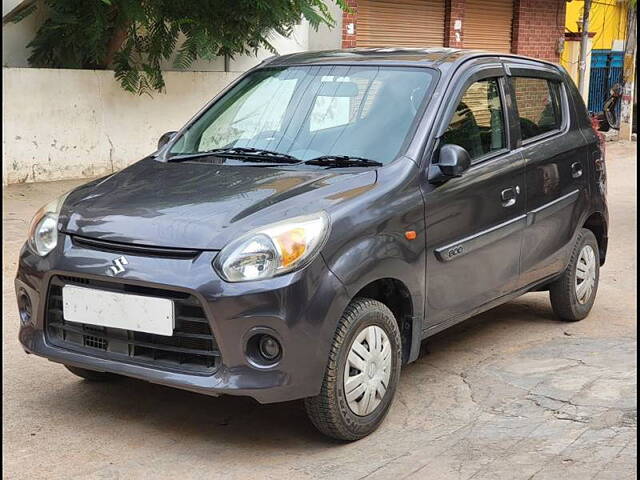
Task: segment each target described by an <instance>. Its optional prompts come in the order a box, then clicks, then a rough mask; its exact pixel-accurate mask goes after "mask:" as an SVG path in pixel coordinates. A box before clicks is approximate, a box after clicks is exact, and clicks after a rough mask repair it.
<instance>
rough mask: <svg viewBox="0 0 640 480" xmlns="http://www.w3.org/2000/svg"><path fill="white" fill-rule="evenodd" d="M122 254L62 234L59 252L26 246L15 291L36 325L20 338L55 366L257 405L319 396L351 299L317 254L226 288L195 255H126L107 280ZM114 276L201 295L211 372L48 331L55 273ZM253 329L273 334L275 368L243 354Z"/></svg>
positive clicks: (210, 255)
mask: <svg viewBox="0 0 640 480" xmlns="http://www.w3.org/2000/svg"><path fill="white" fill-rule="evenodd" d="M120 255H122V253H118V252H116V251H104V250H97V249H93V248H87V247H86V246H82V245H79V244H76V243H75V242H73V241H72V239H71V237H69V236H67V235H63V234H61V235H60V237H59V243H58V247H56V249H55V250H54V251H53V252H51V253H50V254H49V255H47V256H46V257H45V258H41V257H39V256H37V255H34V254H33V253H32V252H31V251H30V250H29V249H28V248H26V247H24V248H23V249H22V252H21V254H20V262H19V267H18V273H17V276H16V280H15V286H16V293H17V294H18V295H20V294H21V293H26V294H27V295H28V296H29V298H30V300H31V303H32V312H33V313H32V316H31V321H30V322H25V323H23V324H22V325H21V328H20V333H19V339H20V342H21V343H22V345H23V347H24V349H25V350H26V351H27V352H29V353H34V354H36V355H39V356H42V357H45V358H48V359H49V360H52V361H54V362H58V363H63V364H69V365H74V366H78V367H82V368H87V369H91V370H97V371H105V372H112V373H116V374H120V375H126V376H129V377H134V378H138V379H142V380H146V381H150V382H154V383H159V384H162V385H167V386H172V387H176V388H181V389H185V390H190V391H194V392H199V393H205V394H208V395H220V394H230V395H244V396H250V397H253V398H255V399H256V400H258V401H259V402H261V403H271V402H279V401H287V400H293V399H298V398H304V397H309V396H313V395H316V394H318V392H319V391H320V386H321V383H322V378H323V375H324V371H325V368H326V362H327V359H328V355H329V349H330V345H331V341H332V339H333V334H334V332H335V327H336V324H337V321H338V319H339V318H340V315H341V314H342V312H343V311H344V308H345V307H346V305H347V303H348V296H347V294H346V291H345V289H344V287H343V285H342V284H341V283H340V281H339V280H338V279H337V278H336V277H335V276H334V275H333V274H332V273H331V271H330V270H329V269H328V268H327V266H326V264H325V262H324V260H323V259H322V257H321V256H318V258H316V259H315V260H314V261H313V262H312V263H311V264H310V265H308V266H307V267H305V268H304V269H302V270H301V271H298V272H294V273H291V274H288V275H283V276H281V277H276V278H273V279H269V280H262V281H259V282H245V283H227V282H225V281H223V280H222V279H220V278H219V277H218V276H217V274H216V273H215V271H214V270H213V268H212V266H211V262H212V260H213V259H214V258H215V255H216V252H201V253H200V254H199V255H197V256H196V257H194V258H166V257H156V256H153V255H139V254H131V253H126V257H127V260H128V264H127V268H126V270H125V271H124V272H121V273H119V274H117V275H115V276H110V275H109V274H108V272H109V267H110V266H111V265H113V263H112V262H113V260H114V259H115V258H118V257H119V256H120ZM59 275H66V276H74V277H81V278H89V279H95V280H100V279H103V280H104V279H108V280H109V281H111V282H122V283H126V284H133V285H137V286H142V287H150V288H160V289H168V290H172V291H180V292H185V293H189V294H190V295H193V296H195V297H196V298H197V299H198V300H199V302H200V304H201V305H202V308H203V310H204V312H205V314H206V317H207V320H208V322H209V325H210V328H211V331H212V332H213V335H214V336H215V340H216V342H217V346H218V349H219V351H220V355H221V360H220V363H219V366H218V368H217V369H216V371H215V372H214V373H213V374H209V375H202V374H193V373H185V372H180V371H175V370H168V369H165V368H161V367H156V366H155V365H154V366H148V365H140V364H137V363H131V362H127V361H122V360H121V359H114V358H109V356H108V355H106V356H105V355H101V356H97V355H90V354H86V353H84V352H78V351H74V350H72V349H67V348H62V347H60V346H57V345H54V344H53V342H51V341H49V339H48V338H47V334H46V333H45V330H46V328H45V317H46V308H47V305H46V303H47V302H46V298H47V291H48V288H49V285H50V281H51V279H52V277H54V276H59ZM254 332H269V333H271V334H272V335H273V336H275V337H276V338H277V339H278V340H279V341H280V343H281V345H282V348H283V353H282V357H281V359H280V360H279V362H278V363H277V364H275V365H273V366H270V367H264V366H259V365H256V364H255V362H252V361H251V360H250V359H249V358H248V357H247V352H246V348H247V341H248V339H249V338H250V337H251V335H252V334H253V333H254Z"/></svg>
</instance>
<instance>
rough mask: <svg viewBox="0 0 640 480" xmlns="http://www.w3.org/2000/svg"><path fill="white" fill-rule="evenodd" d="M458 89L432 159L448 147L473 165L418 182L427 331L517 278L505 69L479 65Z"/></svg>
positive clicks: (520, 168) (519, 216) (519, 165)
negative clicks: (451, 175) (436, 182)
mask: <svg viewBox="0 0 640 480" xmlns="http://www.w3.org/2000/svg"><path fill="white" fill-rule="evenodd" d="M458 85H459V86H458V88H455V89H453V91H452V94H451V96H450V98H448V99H445V105H448V107H447V108H446V109H445V111H444V114H443V115H442V116H441V117H440V120H438V125H439V129H441V130H440V131H439V132H438V131H436V137H437V140H436V146H435V148H434V153H433V155H432V162H437V152H438V149H439V148H441V147H442V145H444V144H447V143H454V144H457V145H460V146H462V147H464V148H465V149H467V151H469V153H470V155H471V162H472V163H471V167H470V168H469V169H468V170H467V171H465V172H464V173H463V174H462V176H461V177H459V178H452V179H449V180H447V181H446V182H445V183H442V184H439V185H432V184H429V183H428V182H425V183H424V185H423V196H424V201H425V221H426V251H427V261H426V285H427V287H426V288H427V292H426V298H427V307H426V328H427V332H428V330H429V329H434V328H436V329H437V326H438V325H439V324H448V323H450V322H452V321H455V320H456V319H457V318H460V317H464V316H466V315H468V314H470V313H473V311H474V310H476V309H478V308H479V307H481V306H483V305H485V304H487V303H489V302H491V301H492V300H494V299H496V298H498V297H500V296H502V295H504V294H506V293H508V292H510V291H511V290H512V289H513V288H515V286H516V285H517V283H518V276H519V257H520V248H521V240H522V230H523V229H524V225H525V220H526V215H525V206H524V195H523V185H524V161H523V159H522V156H521V154H520V153H519V152H517V151H514V147H515V146H516V145H514V141H513V132H512V129H511V124H512V122H511V121H509V118H510V117H511V119H512V120H513V112H512V111H511V109H510V107H509V101H510V97H509V92H508V91H507V89H508V83H507V81H506V78H505V76H504V70H503V68H502V65H501V64H499V63H498V64H491V65H485V66H483V67H481V68H479V69H476V70H475V71H471V72H469V73H467V74H465V79H464V80H462V81H460V82H459V84H458Z"/></svg>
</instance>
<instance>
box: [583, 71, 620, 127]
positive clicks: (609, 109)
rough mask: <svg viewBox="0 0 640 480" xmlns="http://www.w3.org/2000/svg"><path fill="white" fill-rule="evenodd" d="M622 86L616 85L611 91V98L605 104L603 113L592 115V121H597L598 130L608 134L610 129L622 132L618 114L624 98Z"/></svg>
mask: <svg viewBox="0 0 640 480" xmlns="http://www.w3.org/2000/svg"><path fill="white" fill-rule="evenodd" d="M622 91H623V88H622V85H621V84H619V83H616V84H615V85H613V87H611V89H610V90H609V96H608V97H607V99H606V100H605V102H604V106H603V111H602V112H598V113H595V114H594V113H591V118H592V120H595V121H597V125H598V130H599V131H601V132H608V131H609V130H610V129H612V128H613V129H614V130H620V118H619V116H618V114H617V113H616V108H617V107H618V103H620V99H621V98H622Z"/></svg>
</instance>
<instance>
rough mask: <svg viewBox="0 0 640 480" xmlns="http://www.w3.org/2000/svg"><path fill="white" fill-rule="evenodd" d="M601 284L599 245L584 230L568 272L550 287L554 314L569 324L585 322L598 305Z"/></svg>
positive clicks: (574, 250) (589, 233) (577, 242)
mask: <svg viewBox="0 0 640 480" xmlns="http://www.w3.org/2000/svg"><path fill="white" fill-rule="evenodd" d="M599 280H600V255H599V251H598V241H597V240H596V237H595V235H594V234H593V232H591V230H587V229H586V228H583V229H581V230H580V232H579V233H578V238H577V240H576V244H575V246H574V248H573V252H572V253H571V259H570V260H569V265H568V266H567V269H566V270H565V271H564V273H563V274H562V276H561V277H560V278H559V279H557V280H556V281H554V282H553V283H552V284H551V285H550V286H549V296H550V298H551V306H552V308H553V311H554V313H555V314H556V315H557V316H558V317H560V319H561V320H565V321H569V322H572V321H576V320H582V319H583V318H585V317H586V316H587V315H588V314H589V312H590V311H591V307H593V303H594V302H595V299H596V292H597V291H598V282H599Z"/></svg>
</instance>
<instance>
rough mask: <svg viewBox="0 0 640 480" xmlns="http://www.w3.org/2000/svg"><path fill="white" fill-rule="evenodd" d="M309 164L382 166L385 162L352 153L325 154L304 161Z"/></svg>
mask: <svg viewBox="0 0 640 480" xmlns="http://www.w3.org/2000/svg"><path fill="white" fill-rule="evenodd" d="M304 163H305V164H307V165H320V166H323V167H324V166H326V167H334V168H341V167H381V166H382V165H383V164H382V163H380V162H377V161H375V160H370V159H368V158H363V157H352V156H351V155H323V156H321V157H317V158H312V159H311V160H307V161H306V162H304Z"/></svg>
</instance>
